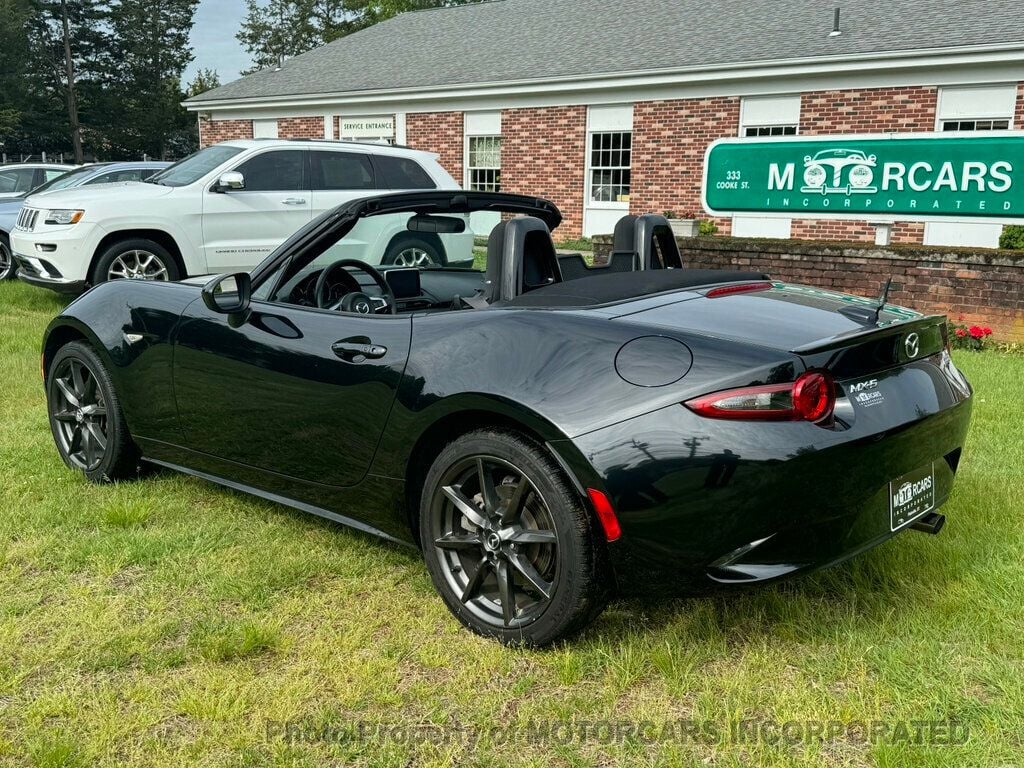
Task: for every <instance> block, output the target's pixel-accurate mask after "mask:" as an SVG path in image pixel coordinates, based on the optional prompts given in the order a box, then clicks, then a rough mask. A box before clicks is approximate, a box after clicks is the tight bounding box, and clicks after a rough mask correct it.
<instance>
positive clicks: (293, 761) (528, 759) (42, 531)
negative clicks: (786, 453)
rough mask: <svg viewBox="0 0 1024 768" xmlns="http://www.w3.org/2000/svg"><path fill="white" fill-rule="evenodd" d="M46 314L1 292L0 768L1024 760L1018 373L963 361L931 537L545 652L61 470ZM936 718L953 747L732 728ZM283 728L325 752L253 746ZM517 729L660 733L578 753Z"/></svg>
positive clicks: (392, 552) (337, 544)
mask: <svg viewBox="0 0 1024 768" xmlns="http://www.w3.org/2000/svg"><path fill="white" fill-rule="evenodd" d="M61 306H62V304H61V302H60V300H58V299H57V298H56V297H54V296H51V295H49V294H48V293H46V292H44V291H40V290H35V289H32V288H29V287H28V286H25V285H21V284H3V285H0V371H2V373H3V376H2V380H0V392H2V393H3V396H2V398H0V424H2V427H0V509H2V516H0V765H19V766H20V765H33V766H53V767H56V766H149V765H168V766H262V765H288V766H323V765H357V766H360V765H366V766H407V765H437V766H447V765H452V766H455V765H460V766H461V765H484V766H489V765H493V766H503V765H529V766H537V767H538V768H540V767H542V766H543V767H546V766H549V765H555V766H563V765H564V766H593V765H683V766H691V765H714V766H738V765H767V766H819V765H829V766H860V765H880V766H892V767H893V768H895V767H897V766H899V767H901V768H902V767H903V766H917V765H929V766H931V765H935V766H938V765H942V766H957V767H958V768H959V767H961V766H1017V765H1022V764H1024V743H1022V740H1024V736H1022V734H1024V525H1022V509H1021V500H1022V497H1024V440H1022V435H1024V432H1022V428H1021V424H1022V423H1024V397H1022V394H1024V383H1022V382H1024V357H1010V356H1003V355H999V354H995V353H986V354H970V353H964V354H961V355H960V356H958V358H957V361H958V363H959V364H960V365H961V366H962V367H963V369H964V370H965V371H966V372H967V374H968V376H969V377H970V378H971V380H972V381H973V383H974V385H975V387H976V388H977V391H978V394H977V397H976V404H975V410H974V423H973V427H972V431H971V435H970V440H969V444H968V446H967V450H966V453H965V458H964V461H963V464H962V468H961V471H960V476H959V480H958V487H957V489H956V492H955V493H954V495H953V498H952V500H951V501H950V503H949V504H948V505H947V506H946V507H945V509H944V512H945V513H946V514H947V515H948V517H949V522H948V524H947V526H946V529H945V530H944V531H943V533H942V534H941V535H940V536H938V537H929V536H925V535H922V534H918V533H907V534H904V535H902V536H900V537H898V538H897V539H896V540H894V541H892V542H890V543H888V544H886V545H885V546H883V547H881V548H879V549H877V550H875V551H873V552H870V553H868V554H866V555H864V556H862V557H860V558H858V559H856V560H855V561H853V562H851V563H849V564H847V565H844V566H841V567H838V568H835V569H832V570H830V571H827V572H823V573H820V574H816V575H813V576H810V577H805V578H801V579H799V580H795V581H792V582H788V583H786V584H783V585H780V586H775V587H770V588H761V589H754V590H751V591H746V592H742V593H733V594H725V595H715V596H710V597H695V598H689V599H681V598H680V599H673V600H670V601H649V602H642V601H627V602H619V603H615V604H613V605H612V606H610V608H609V610H608V611H607V612H606V613H605V614H604V615H603V616H602V617H601V619H600V620H598V621H597V623H596V624H595V625H594V626H593V627H592V628H591V629H590V630H589V631H587V633H586V634H585V635H583V636H582V637H580V638H579V639H577V640H576V641H574V642H572V643H569V644H566V645H564V646H561V647H558V648H555V649H553V650H548V651H540V652H538V651H522V650H508V649H505V648H503V647H501V646H499V645H497V644H495V643H493V642H489V641H486V640H482V639H480V638H478V637H476V636H474V635H472V634H470V633H469V632H467V631H464V630H462V629H460V628H459V625H458V624H457V623H456V622H455V620H454V619H453V618H452V617H451V616H449V614H448V612H447V610H446V609H445V607H444V606H443V604H442V602H441V600H440V598H438V597H437V596H436V595H435V593H434V590H433V588H432V586H431V583H430V580H429V578H428V576H427V572H426V570H425V568H424V566H423V565H422V563H421V561H420V559H419V558H418V557H417V556H416V554H415V553H414V552H411V551H406V550H402V549H399V548H397V547H395V546H391V545H387V544H383V543H380V542H378V541H376V540H373V539H369V538H366V537H364V536H362V535H359V534H356V533H352V532H349V531H347V530H345V529H344V528H341V527H339V526H336V525H333V524H329V523H326V522H323V521H320V520H318V519H315V518H312V517H308V516H304V515H302V514H300V513H297V512H294V511H291V510H289V509H286V508H284V507H279V506H274V505H272V504H269V503H264V502H261V501H258V500H255V499H252V498H249V497H246V496H243V495H240V494H235V493H231V492H228V491H224V490H220V489H218V488H216V487H214V486H212V485H208V484H206V483H204V482H201V481H199V480H194V479H190V478H186V477H179V476H176V475H173V474H158V475H155V476H154V477H152V478H149V479H147V480H144V481H141V482H137V483H131V484H125V485H120V486H116V487H114V486H108V487H95V486H90V485H88V484H87V483H86V482H85V481H84V480H83V479H82V478H81V477H78V476H76V475H74V474H72V473H71V472H70V471H68V470H67V469H65V467H64V465H63V464H62V463H61V461H60V459H59V458H58V456H57V453H56V450H55V449H54V446H53V443H52V441H51V438H50V433H49V430H48V428H47V423H46V415H45V405H44V399H43V390H42V386H41V383H40V380H39V372H38V371H39V343H40V338H41V334H42V332H43V329H44V327H45V325H46V323H47V321H48V320H49V319H50V318H51V317H52V316H53V315H54V314H56V313H57V312H58V311H59V310H60V308H61ZM947 719H949V720H952V721H953V722H954V723H956V724H959V725H960V726H963V727H966V728H967V729H969V734H970V738H969V740H968V741H967V742H966V743H965V744H960V745H954V746H934V745H933V746H920V745H914V744H910V743H907V742H906V741H900V742H898V743H893V740H892V739H890V740H888V743H871V742H870V741H868V742H865V741H864V740H862V739H860V738H858V732H856V731H854V732H853V733H852V734H850V735H849V736H848V735H842V736H839V737H833V738H827V739H824V740H822V739H815V738H806V739H803V740H800V741H797V742H796V743H790V742H789V741H783V742H778V741H777V740H773V739H763V740H761V742H760V743H752V740H749V739H748V740H747V743H736V740H734V739H730V737H729V735H728V729H729V727H730V725H731V724H736V723H738V722H740V721H746V720H763V721H765V722H767V723H769V724H771V723H776V722H784V721H798V722H809V723H814V722H824V721H839V722H842V723H859V722H862V721H887V722H890V723H898V722H905V723H906V722H911V721H921V720H928V721H932V720H947ZM289 721H290V722H295V723H301V724H303V725H304V726H305V727H306V728H307V731H306V733H307V735H308V734H310V733H312V734H314V736H315V735H316V734H317V733H319V734H320V737H314V738H310V739H308V740H299V739H296V738H293V739H291V740H288V739H285V738H282V737H281V736H280V734H279V733H278V732H277V731H276V730H274V727H273V726H272V727H271V732H270V733H269V734H268V722H269V723H281V722H289ZM531 721H533V722H534V723H541V722H563V723H575V724H576V725H577V729H579V726H580V724H581V723H584V722H611V723H630V722H637V721H649V722H650V723H651V724H654V725H655V726H656V730H654V731H652V730H649V729H648V730H645V731H644V733H643V736H642V737H638V736H637V735H636V734H635V733H634V734H630V732H629V730H628V729H620V730H619V734H618V736H616V737H614V738H610V736H611V734H609V732H608V730H607V728H604V727H603V726H602V729H598V730H597V731H596V732H591V733H590V734H589V738H587V739H584V740H582V743H581V741H580V740H575V739H573V738H571V736H572V733H571V732H570V733H568V735H567V732H566V731H565V730H564V729H563V730H562V731H554V732H553V738H551V739H547V740H543V739H535V738H534V739H531V738H530V735H529V733H528V732H527V731H526V730H525V728H526V726H527V725H528V724H529V723H530V722H531ZM356 723H377V724H381V725H388V726H399V725H402V724H406V725H417V726H431V725H433V726H438V727H442V728H446V729H447V730H444V731H439V732H434V731H430V730H427V729H421V730H419V731H415V732H413V731H404V732H403V731H390V732H389V736H388V738H383V737H378V736H373V734H372V732H370V731H369V730H367V731H366V732H365V733H366V734H367V735H366V737H365V738H357V737H355V736H354V735H353V733H352V731H351V730H346V728H350V727H351V726H353V725H354V724H356ZM687 726H689V727H690V728H691V730H690V731H689V733H690V734H691V736H690V737H687V736H686V733H687V732H686V731H685V728H686V727H687ZM454 727H458V728H463V729H465V730H464V731H463V733H465V734H466V735H465V737H464V738H462V739H455V738H454V737H453V736H452V731H451V729H452V728H454ZM493 727H501V728H509V729H513V730H496V731H491V730H490V729H491V728H493ZM474 728H482V729H484V730H483V731H482V732H478V733H480V734H481V736H480V740H479V742H478V743H477V744H476V745H475V746H467V743H466V741H467V740H468V738H469V736H470V735H472V734H473V730H472V729H474ZM318 729H319V730H318ZM331 729H333V736H332V732H331ZM514 729H520V730H514ZM695 730H696V731H699V734H697V735H696V736H695V735H694V731H695ZM293 733H294V732H293ZM437 733H445V734H447V735H448V738H447V739H442V738H440V737H438V736H437ZM789 733H791V734H792V733H793V732H792V731H790V732H789ZM509 734H513V736H510V735H509ZM412 735H417V736H419V737H421V738H415V739H414V738H411V736H412ZM652 736H656V737H658V738H652ZM719 736H721V738H719ZM506 738H514V739H515V741H513V742H510V743H502V741H503V739H506ZM874 741H878V740H877V739H875V740H874Z"/></svg>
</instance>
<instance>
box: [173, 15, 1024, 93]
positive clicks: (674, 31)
mask: <svg viewBox="0 0 1024 768" xmlns="http://www.w3.org/2000/svg"><path fill="white" fill-rule="evenodd" d="M836 6H840V7H841V8H842V28H843V34H842V35H841V36H839V37H830V36H829V32H830V31H831V29H832V14H833V10H834V8H835V7H836ZM1021 7H1022V3H1021V0H770V1H766V0H629V1H628V2H615V0H611V1H609V0H558V1H553V0H493V1H492V2H485V3H480V4H476V5H465V6H456V7H452V8H439V9H435V10H428V11H417V12H413V13H404V14H401V15H400V16H396V17H395V18H393V19H390V20H388V21H385V22H382V23H380V24H377V25H375V26H373V27H370V28H368V29H365V30H363V31H361V32H358V33H356V34H354V35H350V36H348V37H344V38H342V39H340V40H337V41H335V42H333V43H331V44H329V45H325V46H323V47H322V48H318V49H316V50H313V51H309V52H308V53H305V54H302V55H301V56H296V57H295V58H293V59H291V60H289V61H287V62H286V63H285V65H284V67H283V68H282V69H280V70H278V71H271V70H265V71H262V72H257V73H254V74H252V75H249V76H247V77H243V78H241V79H240V80H236V81H234V82H232V83H228V84H226V85H224V86H221V87H220V88H216V89H214V90H212V91H208V92H206V93H204V94H201V95H199V96H197V97H195V98H193V99H192V100H191V102H192V103H199V102H203V101H211V100H221V99H245V98H264V97H275V96H297V95H306V94H320V93H354V92H359V91H367V90H388V89H414V88H429V87H436V86H450V85H467V84H475V83H500V82H507V81H517V80H535V79H539V78H551V77H571V76H588V75H602V74H614V73H622V72H637V71H643V70H664V69H673V68H684V67H701V66H713V65H720V64H742V63H744V62H761V61H778V60H789V59H799V58H820V57H832V56H843V55H852V54H864V53H876V52H877V53H881V52H890V51H912V50H924V49H928V48H946V47H952V46H983V45H991V44H998V43H1016V42H1024V14H1022V13H1021Z"/></svg>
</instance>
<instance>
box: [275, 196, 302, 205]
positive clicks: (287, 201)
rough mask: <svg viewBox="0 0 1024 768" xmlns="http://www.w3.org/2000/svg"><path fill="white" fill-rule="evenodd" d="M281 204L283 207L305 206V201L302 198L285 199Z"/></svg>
mask: <svg viewBox="0 0 1024 768" xmlns="http://www.w3.org/2000/svg"><path fill="white" fill-rule="evenodd" d="M281 202H282V203H284V204H285V205H305V204H306V199H305V198H304V197H286V198H285V199H284V200H282V201H281Z"/></svg>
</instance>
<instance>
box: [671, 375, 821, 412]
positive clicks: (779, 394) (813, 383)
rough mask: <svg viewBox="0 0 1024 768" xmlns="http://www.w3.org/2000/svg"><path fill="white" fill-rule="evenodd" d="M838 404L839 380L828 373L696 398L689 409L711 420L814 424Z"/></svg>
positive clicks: (688, 405) (691, 401) (689, 402)
mask: <svg viewBox="0 0 1024 768" xmlns="http://www.w3.org/2000/svg"><path fill="white" fill-rule="evenodd" d="M835 405H836V386H835V381H833V379H832V377H831V376H830V375H829V374H827V373H822V372H819V371H813V372H811V373H805V374H804V375H803V376H801V377H800V378H799V379H797V380H796V381H795V382H792V383H790V384H766V385H764V386H759V387H743V388H742V389H730V390H726V391H725V392H715V393H714V394H711V395H704V396H703V397H698V398H694V399H693V400H688V401H687V402H686V407H687V408H689V409H690V410H691V411H693V412H694V413H698V414H700V415H701V416H705V417H707V418H710V419H733V420H739V421H810V422H813V423H815V424H820V423H821V422H823V421H827V420H828V419H829V418H830V417H831V416H832V410H833V409H834V408H835Z"/></svg>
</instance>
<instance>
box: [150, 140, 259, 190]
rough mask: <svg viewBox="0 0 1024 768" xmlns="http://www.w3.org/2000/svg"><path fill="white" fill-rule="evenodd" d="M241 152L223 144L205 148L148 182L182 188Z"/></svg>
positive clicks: (240, 149) (239, 149) (240, 148)
mask: <svg viewBox="0 0 1024 768" xmlns="http://www.w3.org/2000/svg"><path fill="white" fill-rule="evenodd" d="M243 151H244V150H243V149H242V147H231V146H225V145H223V144H218V145H217V146H215V147H207V148H206V149H201V150H199V151H198V152H196V153H195V154H192V155H189V156H188V157H186V158H185V159H184V160H179V161H178V162H176V163H175V164H174V165H172V166H170V167H169V168H167V169H165V170H163V171H161V172H160V173H158V174H156V175H155V176H150V177H149V179H148V181H149V183H150V184H162V185H164V186H165V187H184V186H185V185H187V184H191V183H193V182H195V181H198V180H199V179H201V178H203V176H205V175H206V174H208V173H209V172H210V171H212V170H213V169H214V168H216V167H217V166H219V165H221V164H222V163H225V162H227V161H228V160H230V159H231V158H232V157H234V156H235V155H237V154H239V153H241V152H243Z"/></svg>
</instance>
